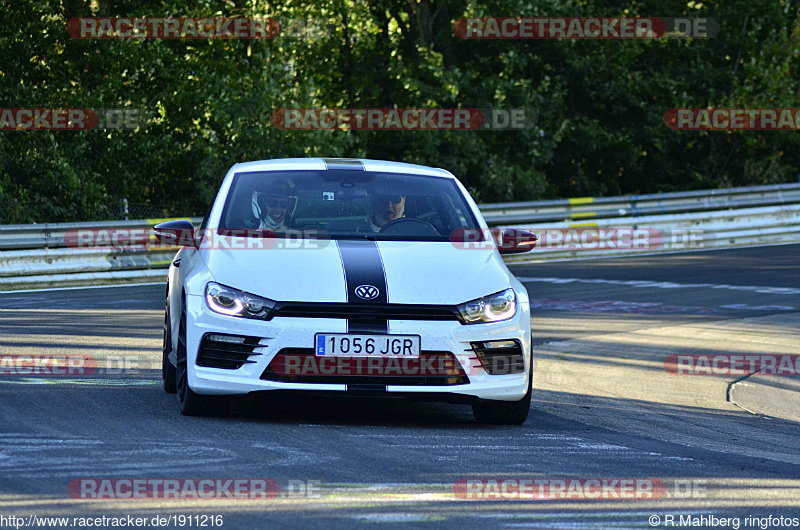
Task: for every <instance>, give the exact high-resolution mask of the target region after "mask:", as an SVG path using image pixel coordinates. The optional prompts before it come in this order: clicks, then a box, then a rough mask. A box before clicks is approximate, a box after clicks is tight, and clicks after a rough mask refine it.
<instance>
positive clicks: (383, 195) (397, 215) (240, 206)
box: [219, 170, 478, 241]
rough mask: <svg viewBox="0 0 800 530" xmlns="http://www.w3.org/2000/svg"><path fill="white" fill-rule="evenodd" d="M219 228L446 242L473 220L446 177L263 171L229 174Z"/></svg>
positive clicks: (470, 226)
mask: <svg viewBox="0 0 800 530" xmlns="http://www.w3.org/2000/svg"><path fill="white" fill-rule="evenodd" d="M219 228H220V229H222V230H224V229H237V230H238V229H246V230H253V229H260V230H262V231H263V230H269V231H271V232H274V233H275V234H277V235H278V236H282V235H290V234H291V235H292V236H293V237H296V235H297V234H298V233H300V234H302V237H309V238H314V237H322V238H329V237H330V238H333V239H373V240H405V241H448V240H449V238H450V235H451V234H452V233H453V232H454V231H457V230H465V229H477V228H478V223H477V221H476V220H475V217H474V215H473V214H472V211H471V210H470V208H469V206H468V204H467V202H466V200H465V198H464V196H463V195H462V193H461V191H460V189H459V188H458V186H457V185H456V183H455V182H454V181H453V180H452V179H449V178H441V177H430V176H419V175H406V174H397V173H376V172H365V171H348V170H328V171H265V172H252V173H238V174H236V175H235V176H234V178H233V182H232V184H231V188H230V191H229V193H228V197H227V200H226V202H225V207H224V209H223V212H222V218H221V220H220V225H219ZM256 233H257V232H256Z"/></svg>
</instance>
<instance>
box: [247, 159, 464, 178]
mask: <svg viewBox="0 0 800 530" xmlns="http://www.w3.org/2000/svg"><path fill="white" fill-rule="evenodd" d="M348 163H350V164H348ZM348 165H350V166H351V167H352V165H355V166H358V165H363V167H364V170H365V171H372V172H380V173H405V174H410V175H428V176H432V177H449V178H455V177H454V176H453V174H452V173H450V172H449V171H446V170H444V169H439V168H433V167H428V166H420V165H417V164H406V163H405V162H390V161H388V160H370V159H366V158H276V159H272V160H258V161H255V162H243V163H239V164H236V165H235V166H233V170H234V171H236V172H239V171H293V170H294V171H299V170H312V171H315V170H316V171H324V170H326V169H331V167H336V166H338V167H340V168H346V167H347V166H348Z"/></svg>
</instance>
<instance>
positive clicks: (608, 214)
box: [0, 184, 800, 291]
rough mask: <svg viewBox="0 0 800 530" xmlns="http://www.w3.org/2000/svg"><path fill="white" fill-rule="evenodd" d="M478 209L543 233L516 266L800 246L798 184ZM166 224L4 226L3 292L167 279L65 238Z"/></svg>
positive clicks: (149, 252) (152, 254)
mask: <svg viewBox="0 0 800 530" xmlns="http://www.w3.org/2000/svg"><path fill="white" fill-rule="evenodd" d="M480 208H481V211H482V212H483V214H484V217H485V218H486V221H487V222H488V223H489V225H490V226H515V227H519V228H527V229H529V230H532V231H534V232H537V233H540V234H541V235H542V241H541V244H540V248H537V249H536V250H534V251H533V252H532V253H528V254H516V255H513V254H512V255H508V256H506V261H508V262H531V261H539V260H547V259H557V258H578V257H596V256H610V255H619V254H636V253H642V252H661V251H676V250H692V249H697V248H720V247H734V246H742V245H754V244H775V243H791V242H800V184H779V185H772V186H755V187H748V188H732V189H720V190H705V191H692V192H679V193H663V194H657V195H638V196H625V197H599V198H592V197H585V198H578V199H565V200H558V201H536V202H520V203H506V204H486V205H481V206H480ZM163 220H164V219H146V220H138V221H112V222H93V223H58V224H34V225H6V226H0V291H6V290H18V289H30V288H40V287H51V286H63V287H66V286H80V285H97V284H112V283H136V282H147V281H161V280H164V279H165V272H166V267H167V266H168V264H169V262H170V260H171V259H172V257H173V255H174V251H173V250H170V249H163V248H156V249H146V248H142V249H108V248H105V249H103V248H82V249H78V248H68V246H67V244H66V241H65V239H66V238H65V236H66V234H67V233H68V232H69V231H74V230H79V229H97V228H105V229H115V230H131V231H133V230H139V231H140V232H141V231H146V232H148V233H150V232H151V230H150V229H151V227H152V226H154V225H155V224H157V223H159V222H161V221H163ZM191 220H192V222H194V223H195V225H198V224H199V222H200V219H191ZM613 231H617V233H621V231H627V232H626V233H631V231H639V232H642V231H644V232H642V233H646V236H647V238H648V240H649V241H648V245H646V246H641V245H620V244H619V241H616V242H615V241H613V238H611V239H610V240H609V239H606V240H604V239H603V237H604V236H603V234H605V235H606V236H607V235H608V234H610V233H612V232H613ZM592 234H593V238H592V237H589V239H588V240H587V239H582V238H584V237H585V236H586V235H589V236H592ZM551 236H552V237H551Z"/></svg>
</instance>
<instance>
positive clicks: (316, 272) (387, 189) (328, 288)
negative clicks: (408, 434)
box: [155, 158, 538, 424]
mask: <svg viewBox="0 0 800 530" xmlns="http://www.w3.org/2000/svg"><path fill="white" fill-rule="evenodd" d="M155 232H156V237H157V239H158V240H159V241H161V242H166V243H170V244H177V245H180V246H181V247H182V248H181V249H180V250H179V251H178V253H177V255H176V256H175V259H174V261H173V263H172V265H171V266H170V268H169V282H168V286H167V301H166V315H165V319H164V355H163V363H162V373H163V377H164V388H165V390H166V391H167V392H171V393H175V392H177V394H178V397H179V401H180V406H181V411H182V413H183V414H190V415H202V414H219V413H221V412H224V411H225V410H227V409H226V407H227V404H228V401H229V400H228V399H227V398H228V397H230V396H235V395H246V394H250V393H253V392H262V393H263V392H273V393H274V392H281V391H282V392H287V391H290V392H297V391H301V392H305V393H314V392H316V393H318V394H319V395H322V394H330V393H336V394H339V395H348V396H369V397H376V396H378V397H394V396H402V397H407V398H411V399H420V400H445V401H450V402H458V403H467V404H471V405H472V409H473V413H474V416H475V419H476V420H477V421H478V422H480V423H495V424H521V423H523V422H524V421H525V420H526V418H527V416H528V411H529V409H530V400H531V385H532V381H533V358H532V355H531V340H530V335H531V333H530V309H529V305H528V293H527V291H526V290H525V287H523V285H522V284H521V283H520V282H519V281H517V279H516V278H514V276H513V275H512V274H511V273H510V272H509V270H508V269H507V268H506V266H505V264H504V263H503V260H502V259H501V257H500V254H501V253H511V252H525V251H527V250H530V249H531V248H533V247H534V246H535V245H536V241H537V240H538V237H537V236H536V235H535V234H532V233H530V232H525V231H523V230H517V229H510V228H509V229H502V230H498V229H492V230H491V231H490V229H489V228H488V226H487V225H486V222H485V221H484V219H483V217H482V216H481V213H480V211H479V210H478V207H477V206H476V205H475V202H474V201H473V200H472V198H471V197H470V196H469V193H468V192H467V190H466V189H465V188H464V186H462V185H461V183H460V182H459V181H458V180H457V179H456V178H455V177H454V176H453V175H452V174H451V173H449V172H448V171H445V170H443V169H434V168H429V167H424V166H418V165H412V164H402V163H395V162H384V161H377V160H352V159H320V158H308V159H285V160H268V161H261V162H250V163H245V164H236V165H234V166H233V167H232V168H231V169H230V170H229V171H228V174H227V175H226V177H225V179H224V180H223V182H222V185H221V187H220V190H219V193H218V195H217V198H216V200H215V202H214V204H213V206H212V208H211V210H210V211H209V213H208V215H207V216H206V217H205V219H204V221H203V224H202V225H201V226H200V228H198V229H195V228H194V227H193V225H192V224H191V223H190V222H189V221H169V222H166V223H162V224H160V225H158V226H156V227H155Z"/></svg>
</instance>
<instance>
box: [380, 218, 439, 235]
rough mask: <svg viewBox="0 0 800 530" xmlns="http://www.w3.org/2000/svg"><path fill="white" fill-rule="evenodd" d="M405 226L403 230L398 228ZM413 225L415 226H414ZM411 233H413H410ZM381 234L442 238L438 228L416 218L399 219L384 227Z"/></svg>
mask: <svg viewBox="0 0 800 530" xmlns="http://www.w3.org/2000/svg"><path fill="white" fill-rule="evenodd" d="M401 225H405V226H404V227H403V228H398V227H400V226H401ZM412 225H413V226H412ZM409 229H410V230H409ZM409 231H410V232H411V233H409ZM378 233H379V234H393V235H414V236H441V235H442V234H440V233H439V231H438V230H436V228H435V227H434V226H433V225H432V224H430V223H429V222H428V221H423V220H422V219H416V218H414V217H398V218H397V219H394V220H392V221H389V222H388V223H386V224H385V225H383V226H382V227H381V229H380V231H378Z"/></svg>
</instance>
